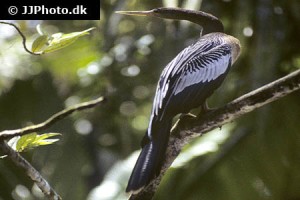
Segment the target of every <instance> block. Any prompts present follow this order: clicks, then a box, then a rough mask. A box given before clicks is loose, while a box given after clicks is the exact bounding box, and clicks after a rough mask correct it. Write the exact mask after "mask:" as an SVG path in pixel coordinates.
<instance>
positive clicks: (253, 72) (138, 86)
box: [0, 0, 300, 200]
mask: <svg viewBox="0 0 300 200" xmlns="http://www.w3.org/2000/svg"><path fill="white" fill-rule="evenodd" d="M165 2H166V1H165ZM180 2H182V4H179V6H180V7H182V6H183V4H185V3H186V2H188V1H180ZM163 5H165V4H164V3H163V2H161V1H151V2H150V1H149V2H148V1H145V2H136V1H132V2H130V3H129V2H126V1H115V2H114V4H113V5H112V4H111V2H110V1H105V0H104V1H101V6H102V10H101V20H100V21H38V22H37V21H16V22H15V23H18V25H19V26H20V27H21V30H22V31H23V33H24V34H25V35H26V37H27V38H28V39H29V40H30V41H32V42H33V41H34V40H35V39H36V38H38V37H39V35H34V34H35V32H36V30H35V28H36V26H37V24H41V26H42V27H43V29H44V30H45V31H46V32H47V33H49V35H52V34H54V33H57V32H59V31H58V29H59V30H61V32H65V33H70V32H73V31H74V30H88V29H89V27H97V31H91V32H90V34H89V35H87V36H85V37H82V38H80V39H79V40H76V42H75V43H74V44H72V45H71V46H69V47H68V48H64V49H60V50H59V51H57V52H53V53H49V54H43V55H41V56H38V57H37V56H32V55H28V54H27V53H26V52H24V50H23V48H22V46H21V42H20V38H19V36H18V35H17V34H16V33H15V32H14V31H11V30H10V29H6V27H4V25H1V29H0V33H1V35H0V41H1V45H2V46H1V49H0V51H1V54H0V62H1V65H0V128H1V130H5V129H15V128H19V127H23V126H24V125H26V124H28V123H31V122H33V123H36V122H40V121H42V120H43V119H46V118H47V117H49V116H50V115H52V114H53V113H54V112H56V111H58V110H61V109H62V108H63V107H65V105H71V104H74V103H76V102H80V101H82V100H84V99H90V98H91V97H93V96H99V95H102V94H105V95H106V96H107V97H108V102H107V104H106V105H105V107H103V108H101V109H98V110H97V111H93V112H85V113H80V114H76V115H75V116H73V117H72V118H71V119H66V120H64V121H62V122H60V123H59V124H57V125H55V126H54V127H53V128H51V129H49V130H48V131H49V132H53V133H55V132H59V133H61V134H62V136H61V137H60V138H61V139H60V141H59V142H57V143H56V144H55V145H49V146H44V147H40V148H36V149H34V150H31V151H27V152H25V153H23V154H24V156H25V157H27V158H28V159H29V161H31V162H32V164H33V165H34V166H35V167H36V168H37V169H39V170H40V171H41V172H42V173H43V174H44V175H45V177H46V178H47V179H48V180H49V182H50V183H51V184H52V185H53V186H54V188H55V189H56V190H57V191H58V193H59V194H61V195H62V197H63V198H64V199H73V200H77V199H78V200H79V199H80V200H81V199H86V198H87V196H88V194H89V193H90V191H91V190H92V189H93V188H95V187H96V186H98V185H99V184H100V183H101V182H102V181H103V180H104V181H103V183H104V184H103V185H100V186H99V187H98V189H99V188H100V189H101V188H102V189H101V190H97V189H95V190H94V192H93V194H98V196H96V199H104V197H108V196H109V195H110V197H111V199H114V197H117V198H118V199H121V198H123V199H125V198H126V195H125V194H124V188H125V186H126V182H127V180H128V176H129V173H130V172H131V169H130V167H129V165H130V164H131V165H132V166H133V164H134V158H132V157H130V159H129V156H130V155H131V154H132V152H133V151H134V150H138V149H139V148H140V147H139V143H140V139H141V138H142V136H143V134H144V133H145V130H146V128H147V122H148V118H149V113H150V110H151V104H152V98H153V94H154V91H155V87H156V82H157V80H158V76H159V74H160V72H161V70H162V68H163V67H164V65H166V64H167V63H168V62H169V61H170V60H171V59H172V58H173V57H174V56H175V55H176V54H177V53H178V52H179V51H180V50H181V49H183V48H184V47H185V46H187V45H189V44H191V43H192V42H194V41H195V40H197V38H198V36H199V29H198V27H196V26H194V25H191V24H189V23H179V22H172V21H168V20H166V21H164V20H159V19H156V18H143V17H140V18H136V17H130V16H126V17H124V16H120V15H117V14H114V11H115V10H147V9H151V8H154V7H161V6H163ZM190 6H191V5H190ZM197 6H199V4H198V5H194V7H193V6H192V7H190V8H192V9H199V7H197ZM299 8H300V4H299V2H298V1H290V2H289V3H286V2H285V1H281V0H276V1H271V0H267V1H257V2H255V3H253V2H251V1H214V2H212V1H203V2H202V5H201V10H204V11H208V12H210V13H213V14H214V15H216V16H218V17H220V18H221V20H222V21H223V22H224V24H225V30H226V32H227V33H228V34H231V35H234V36H235V37H237V38H239V39H240V41H241V42H242V47H243V49H242V55H241V57H240V59H239V60H238V61H237V63H236V64H235V65H234V67H233V68H232V70H231V72H230V75H229V77H228V78H227V79H226V81H225V83H224V84H223V86H222V88H220V89H219V90H218V91H217V92H216V93H215V94H214V95H213V96H212V98H211V99H210V100H209V104H210V106H211V107H214V106H219V105H224V104H226V103H227V102H229V101H230V100H232V99H234V98H236V97H238V96H240V95H242V94H244V93H246V92H249V91H251V90H253V89H255V88H258V87H259V86H261V85H263V84H265V83H268V82H269V81H271V80H275V79H277V78H279V77H281V76H283V75H285V74H287V73H289V72H290V71H292V70H294V69H296V68H299V62H296V61H298V60H299V58H300V51H299V47H298V44H297V42H296V39H295V38H297V37H298V35H299V29H298V26H297V25H298V24H299V23H300V18H299V14H298V13H299V12H298V11H299ZM38 40H41V41H40V42H36V43H37V44H36V45H35V49H36V48H37V49H38V50H36V51H40V50H41V49H40V48H41V46H42V44H43V43H45V37H44V39H43V38H40V39H38ZM19 44H20V45H19ZM299 113H300V107H299V92H298V93H296V94H293V95H290V96H289V97H287V98H285V99H282V100H280V101H278V102H276V103H272V104H270V105H268V106H266V107H265V108H263V109H260V110H258V111H256V112H253V113H251V114H249V115H248V116H245V117H243V118H241V119H239V120H237V121H235V122H233V123H232V124H230V128H226V127H223V128H222V130H221V131H220V130H216V131H215V132H214V133H208V134H207V136H205V137H203V138H200V139H199V140H200V141H198V140H197V141H195V142H194V143H193V144H189V145H188V146H187V147H186V149H185V151H184V152H183V155H185V156H186V155H189V158H190V159H182V158H179V161H178V162H179V163H177V165H175V166H174V168H172V169H171V170H170V171H169V172H168V173H167V176H166V177H165V178H164V181H163V183H162V185H161V188H160V190H159V193H158V194H157V196H156V197H155V198H156V199H171V198H172V199H180V197H185V199H298V198H300V194H299V190H298V188H299V182H300V181H299V179H300V175H299V170H297V169H299V160H300V159H299V157H300V156H299V151H297V149H299V145H300V144H299V141H300V140H299V134H298V132H299V131H298V130H299V128H300V127H299V123H298V122H297V121H298V119H299ZM221 134H222V135H225V136H226V137H225V136H224V137H222V138H221V139H220V138H219V137H221V136H220V135H221ZM195 151H196V153H195ZM199 152H202V153H199ZM127 158H128V162H126V161H123V160H125V159H127ZM180 161H181V162H180ZM124 163H125V164H124ZM114 164H115V165H114ZM20 186H22V187H21V188H22V190H20ZM104 186H105V187H104ZM107 186H109V187H108V188H109V189H107ZM0 188H1V191H0V199H21V198H23V199H43V197H42V196H41V194H40V193H39V192H38V190H36V188H35V187H34V186H33V185H32V182H31V181H30V180H28V178H27V177H26V176H25V175H24V174H23V172H21V171H19V170H18V168H17V167H14V166H13V165H12V163H10V162H6V161H4V160H3V159H1V162H0ZM103 188H104V189H103ZM105 188H106V189H105ZM174 188H176V192H174ZM24 191H25V192H24ZM26 191H27V192H26ZM31 191H32V192H31ZM74 191H76V192H74ZM97 191H102V193H101V192H100V193H97ZM103 191H106V193H103ZM108 193H109V194H108ZM24 195H25V196H24ZM26 195H27V196H26ZM107 195H108V196H107ZM112 196H114V197H112ZM89 198H90V199H92V195H91V196H89Z"/></svg>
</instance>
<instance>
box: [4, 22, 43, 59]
mask: <svg viewBox="0 0 300 200" xmlns="http://www.w3.org/2000/svg"><path fill="white" fill-rule="evenodd" d="M0 24H6V25H10V26H13V27H14V28H15V29H16V30H17V31H18V33H19V34H20V36H21V37H22V40H23V41H22V44H23V47H24V49H25V51H27V52H28V53H30V54H32V55H42V53H34V52H32V51H30V50H29V49H28V48H27V46H26V37H25V35H24V34H23V33H22V32H21V30H20V29H19V27H17V26H16V25H15V24H13V23H9V22H3V21H0Z"/></svg>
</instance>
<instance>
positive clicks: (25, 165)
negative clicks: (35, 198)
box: [0, 141, 62, 200]
mask: <svg viewBox="0 0 300 200" xmlns="http://www.w3.org/2000/svg"><path fill="white" fill-rule="evenodd" d="M0 149H1V150H2V152H3V153H4V154H5V155H7V156H8V157H9V158H10V159H11V160H12V161H13V162H14V163H15V164H16V165H17V166H19V167H20V168H22V169H23V170H24V171H25V172H26V174H27V175H28V176H29V177H30V178H31V180H33V181H34V182H35V183H36V185H37V186H38V187H39V188H40V189H41V190H42V192H43V193H44V194H45V196H46V197H47V198H48V199H51V200H52V199H53V200H60V199H62V198H61V197H60V196H59V195H58V194H57V193H56V192H55V191H54V190H53V189H52V187H51V186H50V185H49V183H48V182H47V181H46V180H45V179H44V178H43V176H42V175H41V174H40V173H39V172H38V171H37V170H36V169H35V168H34V167H33V166H32V165H31V164H30V163H29V162H28V161H27V160H26V159H25V158H23V157H22V156H21V155H20V154H19V153H18V152H16V151H14V150H13V149H12V148H11V147H10V146H9V145H7V143H6V142H5V141H0Z"/></svg>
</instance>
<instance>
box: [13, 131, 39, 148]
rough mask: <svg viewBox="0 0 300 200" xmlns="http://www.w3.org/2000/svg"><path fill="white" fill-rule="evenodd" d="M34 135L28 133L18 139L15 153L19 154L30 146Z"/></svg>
mask: <svg viewBox="0 0 300 200" xmlns="http://www.w3.org/2000/svg"><path fill="white" fill-rule="evenodd" d="M36 135H37V134H36V133H30V134H27V135H23V136H21V137H20V138H19V140H18V141H17V144H16V151H18V152H21V151H24V150H25V149H26V148H28V147H29V146H30V144H31V143H32V142H33V141H34V140H35V138H36Z"/></svg>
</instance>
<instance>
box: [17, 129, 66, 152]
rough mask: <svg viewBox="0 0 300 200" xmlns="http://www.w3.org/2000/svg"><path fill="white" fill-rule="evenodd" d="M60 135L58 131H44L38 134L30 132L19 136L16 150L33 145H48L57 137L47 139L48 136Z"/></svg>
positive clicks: (55, 140) (26, 148) (25, 148)
mask: <svg viewBox="0 0 300 200" xmlns="http://www.w3.org/2000/svg"><path fill="white" fill-rule="evenodd" d="M58 135H61V134H60V133H45V134H42V135H38V134H37V133H31V134H27V135H24V136H22V137H20V139H19V140H18V141H17V144H16V151H18V152H22V151H25V150H28V149H31V148H34V147H38V146H42V145H49V144H53V143H54V142H57V141H58V140H59V139H48V138H50V137H54V136H58Z"/></svg>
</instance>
